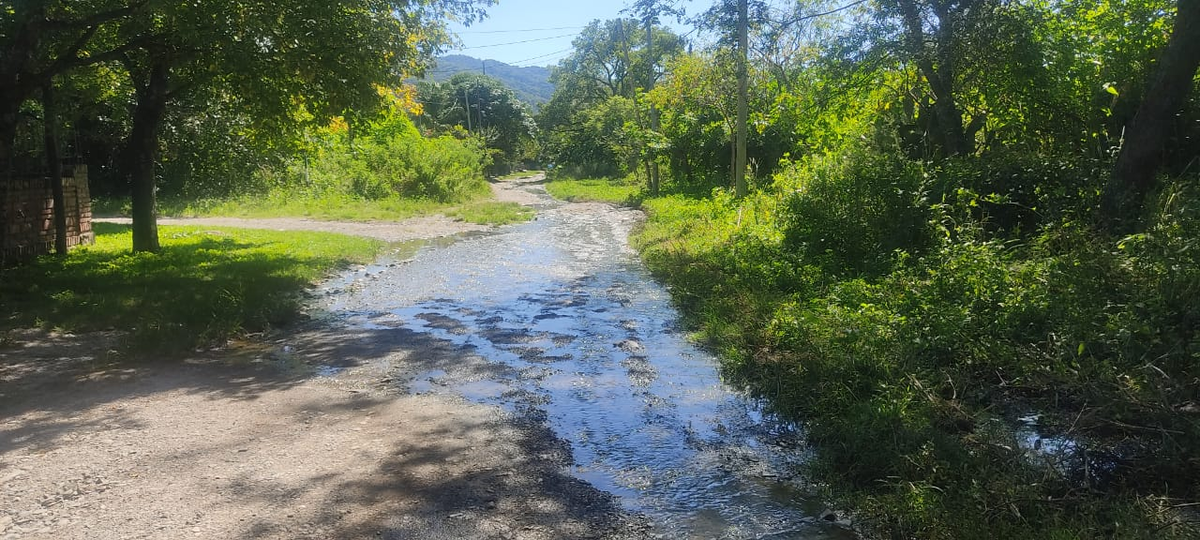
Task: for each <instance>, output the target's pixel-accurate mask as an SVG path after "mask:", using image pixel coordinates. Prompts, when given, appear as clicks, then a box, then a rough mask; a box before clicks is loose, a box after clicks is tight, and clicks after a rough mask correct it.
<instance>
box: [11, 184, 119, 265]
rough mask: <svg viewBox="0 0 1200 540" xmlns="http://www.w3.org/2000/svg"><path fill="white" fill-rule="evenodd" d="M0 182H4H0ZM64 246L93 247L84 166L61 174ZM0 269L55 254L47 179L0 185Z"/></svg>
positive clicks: (52, 203)
mask: <svg viewBox="0 0 1200 540" xmlns="http://www.w3.org/2000/svg"><path fill="white" fill-rule="evenodd" d="M0 182H3V181H2V180H0ZM63 199H64V202H65V203H66V204H65V205H64V206H65V207H66V210H67V245H68V246H70V247H74V246H78V245H81V244H84V245H86V244H92V243H94V242H95V241H96V235H95V233H93V232H92V198H91V196H90V195H89V193H88V178H87V166H85V165H75V166H73V167H71V168H70V169H69V170H65V171H64V172H63ZM0 227H3V230H0V266H7V265H10V264H14V263H17V262H20V261H22V260H27V259H31V258H33V257H36V256H38V255H42V254H46V253H50V252H52V251H53V250H54V197H53V194H52V192H51V187H50V179H49V178H14V179H12V180H10V181H8V182H7V183H5V184H4V185H0Z"/></svg>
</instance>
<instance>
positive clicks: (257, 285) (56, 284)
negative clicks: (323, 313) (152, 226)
mask: <svg viewBox="0 0 1200 540" xmlns="http://www.w3.org/2000/svg"><path fill="white" fill-rule="evenodd" d="M96 231H97V235H96V244H95V245H94V246H89V247H86V248H80V249H77V250H75V251H72V252H71V253H70V255H69V256H68V257H66V258H56V257H49V256H47V257H43V258H41V259H39V260H38V261H37V262H36V263H35V264H30V265H27V266H22V267H18V268H10V269H5V270H0V297H2V298H4V303H3V304H2V305H0V316H2V317H3V320H4V321H5V323H4V324H5V325H6V326H8V327H28V326H32V325H35V324H38V325H42V326H45V327H47V328H57V329H62V330H65V331H71V332H83V331H90V330H106V329H117V330H125V331H128V332H129V333H130V334H129V337H130V339H131V340H132V343H131V344H132V345H134V346H135V347H137V348H138V349H141V350H143V351H145V352H160V353H183V352H186V351H188V350H190V349H192V348H195V347H204V346H208V345H212V344H216V343H220V342H222V341H223V340H224V339H226V338H228V337H230V336H233V335H237V334H239V333H243V332H257V331H262V330H266V329H268V328H271V327H275V326H278V325H282V324H286V323H288V322H289V321H292V320H294V319H295V318H296V316H297V315H298V313H299V307H300V303H301V300H302V298H301V293H302V292H303V291H304V289H305V288H306V287H308V286H309V285H311V284H312V283H313V282H315V281H316V280H318V279H321V278H323V277H325V276H326V275H328V274H329V273H330V272H331V271H333V270H335V269H337V268H339V267H341V266H344V265H347V264H351V263H365V262H368V261H370V260H372V259H373V258H374V257H375V255H376V254H377V253H378V251H379V250H380V249H381V248H382V247H383V243H382V242H379V241H376V240H370V239H365V238H357V237H349V236H342V235H337V234H327V233H310V232H275V231H260V230H239V229H226V228H212V227H204V228H199V227H162V230H161V234H162V238H163V250H162V252H161V253H158V254H150V253H138V254H130V246H131V242H132V240H131V233H130V230H129V227H127V226H122V225H109V224H100V223H98V224H96Z"/></svg>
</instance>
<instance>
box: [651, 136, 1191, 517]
mask: <svg viewBox="0 0 1200 540" xmlns="http://www.w3.org/2000/svg"><path fill="white" fill-rule="evenodd" d="M1013 163H1022V164H1023V166H1022V167H1016V166H1012V164H1013ZM974 165H975V166H974V167H972V166H968V164H967V163H957V164H955V165H954V166H953V167H950V166H947V167H946V168H945V169H943V170H938V169H934V170H930V171H923V170H922V169H921V167H920V166H918V165H915V164H905V163H903V162H901V161H896V160H894V159H881V158H875V159H874V160H872V159H871V158H870V157H869V156H857V157H856V158H855V159H852V160H847V161H846V162H840V161H838V160H836V159H832V158H831V159H827V160H819V161H815V162H813V163H810V164H808V165H806V166H804V167H800V166H793V168H791V169H789V170H788V171H787V172H785V173H784V174H782V175H780V179H779V181H778V185H779V186H780V188H781V189H784V190H787V191H784V193H786V195H785V194H779V195H774V194H769V193H760V194H757V195H753V196H751V197H750V198H748V199H746V200H743V201H734V200H732V199H730V198H729V197H728V195H726V194H725V193H724V192H717V193H716V194H715V196H714V197H713V198H711V199H703V200H697V199H686V198H682V197H669V198H662V199H651V200H647V201H646V202H645V203H644V207H645V208H647V210H648V211H649V213H650V219H649V221H648V223H647V225H646V227H645V228H644V229H643V230H642V231H641V232H640V233H639V235H638V238H637V239H636V245H637V246H638V247H639V249H641V250H642V252H643V255H644V257H645V260H646V261H647V264H648V265H649V266H650V267H651V269H652V270H653V271H654V272H655V273H656V275H659V276H661V277H663V278H664V279H666V280H667V281H668V283H669V284H670V286H671V289H672V293H673V295H674V296H675V298H676V299H677V300H678V301H679V302H680V305H681V307H682V308H683V309H684V311H685V314H686V315H687V319H688V322H689V323H690V324H692V325H694V326H695V327H696V328H697V329H698V330H699V331H700V335H701V336H702V337H703V338H704V339H706V340H707V341H708V342H709V343H710V345H712V346H713V347H714V348H715V349H717V350H718V351H720V352H721V353H723V358H724V360H725V366H726V369H727V372H728V374H729V376H730V379H731V380H733V381H738V382H741V383H744V384H746V385H747V386H748V387H749V388H750V389H751V390H752V391H754V392H756V393H759V394H760V395H763V396H765V397H767V398H769V402H770V403H771V404H772V405H773V407H774V408H775V409H776V410H778V411H779V412H780V413H782V414H784V415H786V416H789V417H793V418H796V419H798V420H803V421H804V423H805V425H806V426H807V428H808V434H809V437H810V439H811V440H812V441H813V443H814V444H815V447H816V449H817V450H818V453H817V460H816V462H815V463H814V466H813V469H812V471H813V472H814V473H815V474H817V478H819V479H821V480H824V481H827V482H830V484H831V486H832V487H834V491H835V493H839V494H841V496H842V497H843V498H844V500H846V501H847V503H848V504H850V505H852V506H854V507H855V508H857V509H859V511H860V512H861V514H860V515H861V517H862V518H863V520H861V521H860V523H862V524H863V525H864V527H866V528H867V529H868V530H869V531H873V532H875V533H877V534H879V535H880V536H890V537H898V538H907V537H919V538H995V537H1006V538H1007V537H1030V538H1092V537H1121V538H1160V537H1180V538H1183V537H1189V535H1191V534H1195V533H1196V530H1195V528H1194V524H1193V525H1188V524H1187V523H1186V520H1187V518H1186V516H1185V515H1183V514H1180V513H1179V511H1178V509H1172V508H1170V506H1171V503H1170V502H1169V501H1179V500H1182V501H1189V500H1195V498H1196V497H1197V496H1200V493H1198V492H1197V486H1196V484H1195V482H1192V481H1191V480H1190V479H1194V478H1196V477H1198V476H1197V475H1200V462H1198V461H1197V460H1196V459H1195V457H1194V456H1195V455H1197V454H1198V453H1200V425H1198V423H1197V422H1196V420H1195V417H1194V415H1195V413H1194V407H1192V406H1191V405H1189V404H1194V403H1196V402H1197V400H1198V399H1200V394H1198V390H1197V388H1198V387H1197V386H1196V385H1195V384H1194V381H1195V380H1196V377H1197V371H1196V369H1197V368H1196V366H1197V365H1198V364H1197V362H1196V359H1197V354H1200V353H1198V351H1200V346H1198V345H1200V337H1198V336H1197V334H1196V330H1197V329H1198V328H1200V324H1197V321H1198V317H1200V308H1198V307H1197V306H1196V304H1195V302H1194V301H1189V300H1185V298H1191V299H1194V298H1195V295H1196V293H1197V292H1200V274H1198V273H1197V268H1200V264H1197V263H1200V261H1197V260H1196V253H1197V252H1196V250H1195V249H1194V248H1195V243H1196V240H1195V239H1196V238H1197V237H1198V236H1197V233H1198V232H1200V231H1197V229H1196V227H1200V212H1198V210H1197V209H1198V208H1200V205H1198V204H1197V201H1200V198H1197V192H1196V191H1195V183H1194V182H1185V183H1182V184H1179V186H1178V187H1177V189H1173V190H1171V192H1170V193H1166V194H1164V195H1163V199H1162V202H1161V203H1160V208H1161V210H1160V211H1159V212H1158V213H1157V214H1156V216H1155V218H1154V219H1155V224H1154V225H1153V226H1151V227H1150V228H1149V230H1148V231H1147V232H1146V233H1145V234H1141V235H1135V236H1131V237H1128V238H1124V239H1113V238H1110V237H1106V236H1104V235H1103V234H1099V233H1096V232H1093V231H1092V230H1091V229H1090V227H1088V226H1087V225H1086V222H1085V223H1080V222H1078V221H1069V220H1068V221H1062V220H1061V219H1063V217H1064V216H1066V217H1071V216H1075V215H1077V214H1072V213H1071V211H1068V210H1072V209H1073V208H1075V206H1074V204H1066V205H1064V206H1065V209H1062V208H1059V209H1055V208H1053V204H1052V203H1053V202H1054V201H1056V200H1068V201H1069V200H1071V198H1070V197H1064V198H1063V199H1056V198H1055V197H1054V196H1047V197H1045V198H1038V199H1037V201H1038V202H1039V204H1044V205H1046V206H1044V208H1045V209H1046V210H1045V215H1039V216H1038V217H1039V219H1038V220H1037V221H1036V222H1034V223H1033V228H1032V229H1022V228H1019V227H996V226H994V222H995V221H996V219H995V214H994V210H993V211H988V212H981V210H980V208H979V206H980V204H981V203H980V200H981V199H982V198H981V197H978V196H968V195H967V194H966V190H963V192H962V193H959V194H957V197H956V198H954V199H953V200H952V202H949V203H938V204H935V205H932V206H929V207H925V208H921V207H920V206H919V205H918V204H916V202H917V201H919V200H920V199H919V198H918V199H914V198H912V197H911V196H903V197H900V196H897V195H896V184H895V182H900V183H903V182H906V181H907V182H913V183H916V184H918V185H920V184H924V185H930V186H938V185H942V184H945V183H948V182H953V181H954V179H955V178H966V177H968V176H969V175H967V174H966V173H965V172H964V171H971V174H973V175H978V176H976V177H975V179H976V180H977V181H978V183H977V184H976V185H979V186H984V185H989V184H990V185H997V183H998V180H999V178H1000V177H1007V176H1008V175H1010V174H1011V173H1012V172H1014V171H1025V174H1028V175H1029V178H1030V179H1031V180H1030V182H1031V183H1033V184H1049V185H1050V186H1051V187H1052V186H1053V184H1054V182H1049V181H1047V180H1046V178H1047V177H1046V176H1044V175H1045V174H1046V171H1059V173H1058V174H1059V176H1061V177H1062V178H1063V179H1064V183H1065V184H1066V185H1071V186H1073V187H1072V188H1071V190H1072V192H1074V191H1073V190H1075V189H1076V187H1075V186H1074V182H1075V180H1073V179H1085V178H1089V177H1090V176H1091V174H1090V169H1088V168H1087V166H1086V164H1085V165H1084V166H1082V167H1079V168H1077V169H1072V168H1069V167H1067V168H1063V169H1059V168H1058V167H1059V165H1060V162H1058V161H1056V160H1053V159H1045V158H1042V159H1033V158H1029V159H1026V160H1008V161H1004V162H1002V163H990V164H989V163H982V162H980V163H974ZM1034 165H1037V166H1036V167H1034ZM1024 166H1030V167H1033V168H1032V169H1027V168H1023V167H1024ZM1042 167H1044V168H1042ZM945 171H949V172H945ZM925 173H927V174H928V175H929V178H924V175H925ZM942 175H947V177H945V178H943V177H942ZM873 177H874V178H877V179H888V181H882V180H877V179H873ZM905 178H909V180H905ZM893 181H894V182H893ZM1102 181H1103V179H1098V180H1092V181H1091V183H1092V184H1093V185H1094V184H1095V183H1097V182H1102ZM1021 183H1022V182H1021V181H1020V179H1017V181H1016V184H1014V185H1021ZM852 184H859V185H861V187H859V186H852ZM1007 191H1009V192H1012V193H1017V192H1019V190H1007ZM1035 195H1036V194H1035ZM858 205H862V213H863V214H865V215H866V216H858V215H853V214H852V213H851V212H849V210H845V209H849V208H858ZM823 207H824V209H823ZM839 208H840V209H839ZM1039 208H1043V207H1039ZM820 212H825V213H824V214H820ZM889 212H900V214H901V215H909V213H910V212H915V214H913V215H914V216H916V215H924V216H927V218H928V224H925V225H923V226H922V225H921V224H917V227H916V228H915V229H914V230H917V231H924V232H923V234H920V235H915V236H913V237H908V238H906V239H901V240H897V241H896V243H897V244H898V246H899V247H900V248H903V249H902V250H901V251H896V252H888V251H882V250H880V249H879V248H878V247H879V246H882V245H884V243H885V242H886V240H882V239H883V238H887V236H886V235H885V234H884V233H886V232H887V231H886V230H884V229H885V225H884V224H883V222H884V221H889V220H880V221H872V220H871V216H872V215H874V214H881V215H882V214H888V213H889ZM822 216H824V217H823V218H824V219H829V220H831V221H830V222H829V223H828V224H820V223H814V222H815V221H816V220H818V219H822ZM1047 216H1055V217H1056V218H1058V219H1059V220H1052V219H1048V218H1047ZM912 219H913V220H914V221H915V219H916V218H915V217H913V218H912ZM895 221H897V222H899V221H902V220H895ZM839 227H840V228H841V229H842V231H841V232H840V233H839V231H838V228H839ZM930 233H933V234H930ZM899 234H906V233H904V232H901V233H899ZM824 235H832V236H830V238H835V239H836V240H837V241H836V242H828V243H826V244H825V247H824V251H823V252H814V251H813V250H810V249H807V248H805V247H804V246H805V243H806V242H809V241H816V240H818V239H820V238H823V237H826V236H824ZM1017 235H1020V236H1017ZM1014 238H1024V240H1022V241H1020V242H1014V241H1012V240H1013V239H1014ZM864 239H869V240H864ZM798 240H803V241H800V242H799V243H798ZM921 243H923V244H924V247H923V248H922V249H913V247H914V244H921ZM868 245H874V246H876V250H870V249H867V250H866V251H864V247H863V246H868ZM796 246H801V249H799V250H797V249H796ZM858 257H865V258H866V260H867V261H874V263H872V264H871V265H865V266H864V267H867V268H870V269H871V270H872V271H870V272H859V271H842V270H843V269H844V268H846V267H847V266H851V267H852V266H853V264H852V262H853V261H855V260H856V258H858ZM860 264H863V263H860ZM1189 411H1190V412H1189ZM1030 412H1035V413H1040V415H1041V416H1040V420H1039V425H1038V426H1037V428H1036V429H1037V430H1038V431H1039V432H1040V433H1041V436H1043V437H1049V439H1047V440H1049V441H1054V440H1056V439H1054V437H1062V439H1060V440H1066V441H1071V443H1070V444H1071V445H1070V446H1065V447H1063V446H1056V443H1053V442H1049V443H1047V445H1046V446H1044V447H1042V448H1040V449H1038V448H1036V447H1034V446H1032V445H1031V443H1030V439H1029V437H1030V435H1029V434H1027V433H1024V432H1022V431H1020V430H1019V429H1017V428H1015V427H1013V426H1014V424H1016V417H1017V416H1021V415H1026V414H1029V413H1030ZM1085 449H1086V450H1085ZM1083 452H1086V454H1084V453H1083ZM1082 460H1087V464H1086V465H1084V462H1083V461H1082ZM1177 520H1182V521H1177Z"/></svg>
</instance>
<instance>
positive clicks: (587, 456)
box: [323, 184, 852, 538]
mask: <svg viewBox="0 0 1200 540" xmlns="http://www.w3.org/2000/svg"><path fill="white" fill-rule="evenodd" d="M526 189H528V190H530V191H531V192H533V193H535V194H536V195H537V196H538V197H539V198H540V201H541V202H540V203H539V211H540V212H539V214H538V219H537V220H535V221H532V222H529V223H526V224H522V225H517V226H510V227H505V228H501V229H498V230H497V231H496V232H493V233H488V234H482V235H475V236H468V237H465V238H461V239H458V240H456V241H454V242H440V243H439V244H438V245H427V246H425V247H423V248H421V249H418V250H416V251H415V252H412V253H407V254H401V255H399V256H398V257H399V260H395V261H384V262H382V263H381V264H378V265H374V266H371V267H367V268H361V269H358V270H357V271H355V272H351V273H349V274H347V275H345V276H344V277H343V278H341V279H339V280H336V281H335V282H333V283H331V284H330V285H329V286H328V288H327V289H326V291H325V292H326V295H325V297H324V298H325V305H324V306H323V307H324V308H325V309H327V310H328V311H329V312H330V313H331V314H332V316H334V317H336V318H338V319H340V320H341V321H343V322H344V323H345V324H348V325H350V326H352V327H359V328H368V329H376V330H386V329H397V330H398V331H403V332H406V333H416V334H419V335H421V336H422V337H423V338H426V339H433V340H437V341H438V342H441V343H444V344H446V346H448V347H453V348H454V350H456V351H458V352H459V353H460V354H462V355H471V356H473V357H482V358H483V359H486V361H487V364H488V365H489V366H492V368H491V369H487V370H478V369H471V370H467V369H465V368H464V369H458V368H456V366H455V365H453V364H450V365H446V366H445V367H444V368H443V369H435V370H431V371H428V372H423V373H418V374H415V375H414V376H411V377H410V378H408V380H406V381H402V383H403V384H405V385H406V386H407V388H408V390H409V391H410V392H414V393H448V394H457V395H461V396H464V397H465V398H467V399H470V400H473V401H478V402H482V403H488V404H495V405H499V406H502V407H504V408H506V409H507V410H509V411H511V412H512V414H514V415H517V416H519V417H522V418H526V419H531V420H533V421H537V422H543V423H545V425H547V426H548V427H549V428H550V429H552V430H553V431H554V432H555V433H556V434H557V436H558V437H560V438H561V439H562V440H564V441H565V442H566V443H568V444H569V446H570V451H571V455H572V457H573V461H574V465H573V468H572V471H571V472H572V473H573V474H574V475H575V476H577V477H578V478H580V479H583V480H585V481H587V482H589V483H591V484H593V485H594V486H596V487H598V488H599V489H602V490H604V491H608V492H611V493H613V494H615V495H616V496H618V497H619V498H620V500H621V502H622V504H623V505H624V506H625V507H626V508H627V509H629V510H631V511H634V512H639V513H642V514H644V515H646V516H647V517H648V518H649V519H650V521H651V522H652V523H653V524H654V528H655V532H657V533H658V534H660V535H662V536H663V537H665V538H850V537H852V536H851V534H850V533H849V532H847V531H846V530H844V529H843V528H841V527H840V526H838V525H836V524H832V523H828V522H826V521H824V520H822V519H821V518H820V515H821V512H822V510H823V507H822V506H821V505H820V504H819V503H817V502H816V501H815V500H814V499H813V497H812V496H811V494H810V493H809V491H808V490H806V489H804V487H803V486H804V484H803V482H802V479H799V478H795V477H794V475H795V474H796V472H797V470H798V465H799V464H800V463H801V462H802V461H803V460H804V459H806V454H805V450H804V447H803V444H802V437H801V434H800V433H798V432H797V430H796V429H795V427H794V426H792V425H790V424H788V423H786V422H781V421H778V420H777V419H775V418H773V417H772V416H771V415H770V414H767V413H765V412H764V409H763V407H762V406H761V404H760V403H758V402H757V401H755V400H753V399H751V398H748V397H747V396H745V395H744V394H742V393H740V392H738V391H735V390H733V389H730V388H729V387H727V386H725V385H724V384H722V382H721V380H720V377H719V374H718V367H717V361H716V359H714V358H713V357H712V356H711V355H710V354H708V353H706V352H704V351H703V350H701V349H699V348H698V347H696V346H695V345H694V344H692V343H690V342H689V341H688V339H687V337H686V335H684V334H683V333H682V332H681V329H680V327H679V321H678V314H677V313H676V311H675V310H674V308H673V307H672V305H671V302H670V298H669V295H668V292H667V291H666V290H665V289H664V288H663V287H662V286H661V285H660V284H658V283H656V282H655V281H654V280H653V279H652V278H651V277H650V275H649V274H648V273H647V271H646V269H645V268H644V266H643V265H642V263H641V262H640V261H639V259H638V258H637V255H636V253H635V252H633V251H632V250H631V249H630V247H629V245H628V242H627V237H628V235H629V232H630V231H631V229H632V228H633V227H634V226H635V225H636V224H637V222H638V220H639V219H640V214H639V213H638V212H636V211H633V210H628V209H618V208H613V207H610V206H607V205H600V204H563V203H558V202H555V201H553V200H552V199H550V198H549V197H548V196H546V195H545V194H544V191H543V190H542V189H541V188H540V187H539V186H537V185H533V184H531V185H528V186H527V188H526ZM464 365H465V364H464Z"/></svg>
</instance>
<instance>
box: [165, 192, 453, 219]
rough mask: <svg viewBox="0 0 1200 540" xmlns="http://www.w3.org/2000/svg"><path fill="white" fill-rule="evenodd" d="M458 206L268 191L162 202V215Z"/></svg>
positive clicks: (343, 215) (367, 214)
mask: <svg viewBox="0 0 1200 540" xmlns="http://www.w3.org/2000/svg"><path fill="white" fill-rule="evenodd" d="M457 206H458V205H455V204H447V203H439V202H435V201H430V200H420V199H405V198H401V197H398V196H397V197H390V198H386V199H378V200H368V199H361V198H358V197H351V196H346V195H327V196H322V197H312V196H304V195H301V194H287V193H284V192H272V193H270V194H267V195H261V196H242V197H235V198H231V199H207V200H200V201H187V202H176V201H164V202H163V204H162V205H161V209H160V210H161V212H162V214H163V215H168V216H172V217H208V216H221V217H240V218H278V217H306V218H312V219H319V220H325V221H388V220H402V219H408V218H411V217H416V216H423V215H429V214H436V213H441V212H447V211H451V210H453V209H454V208H456V207H457Z"/></svg>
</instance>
